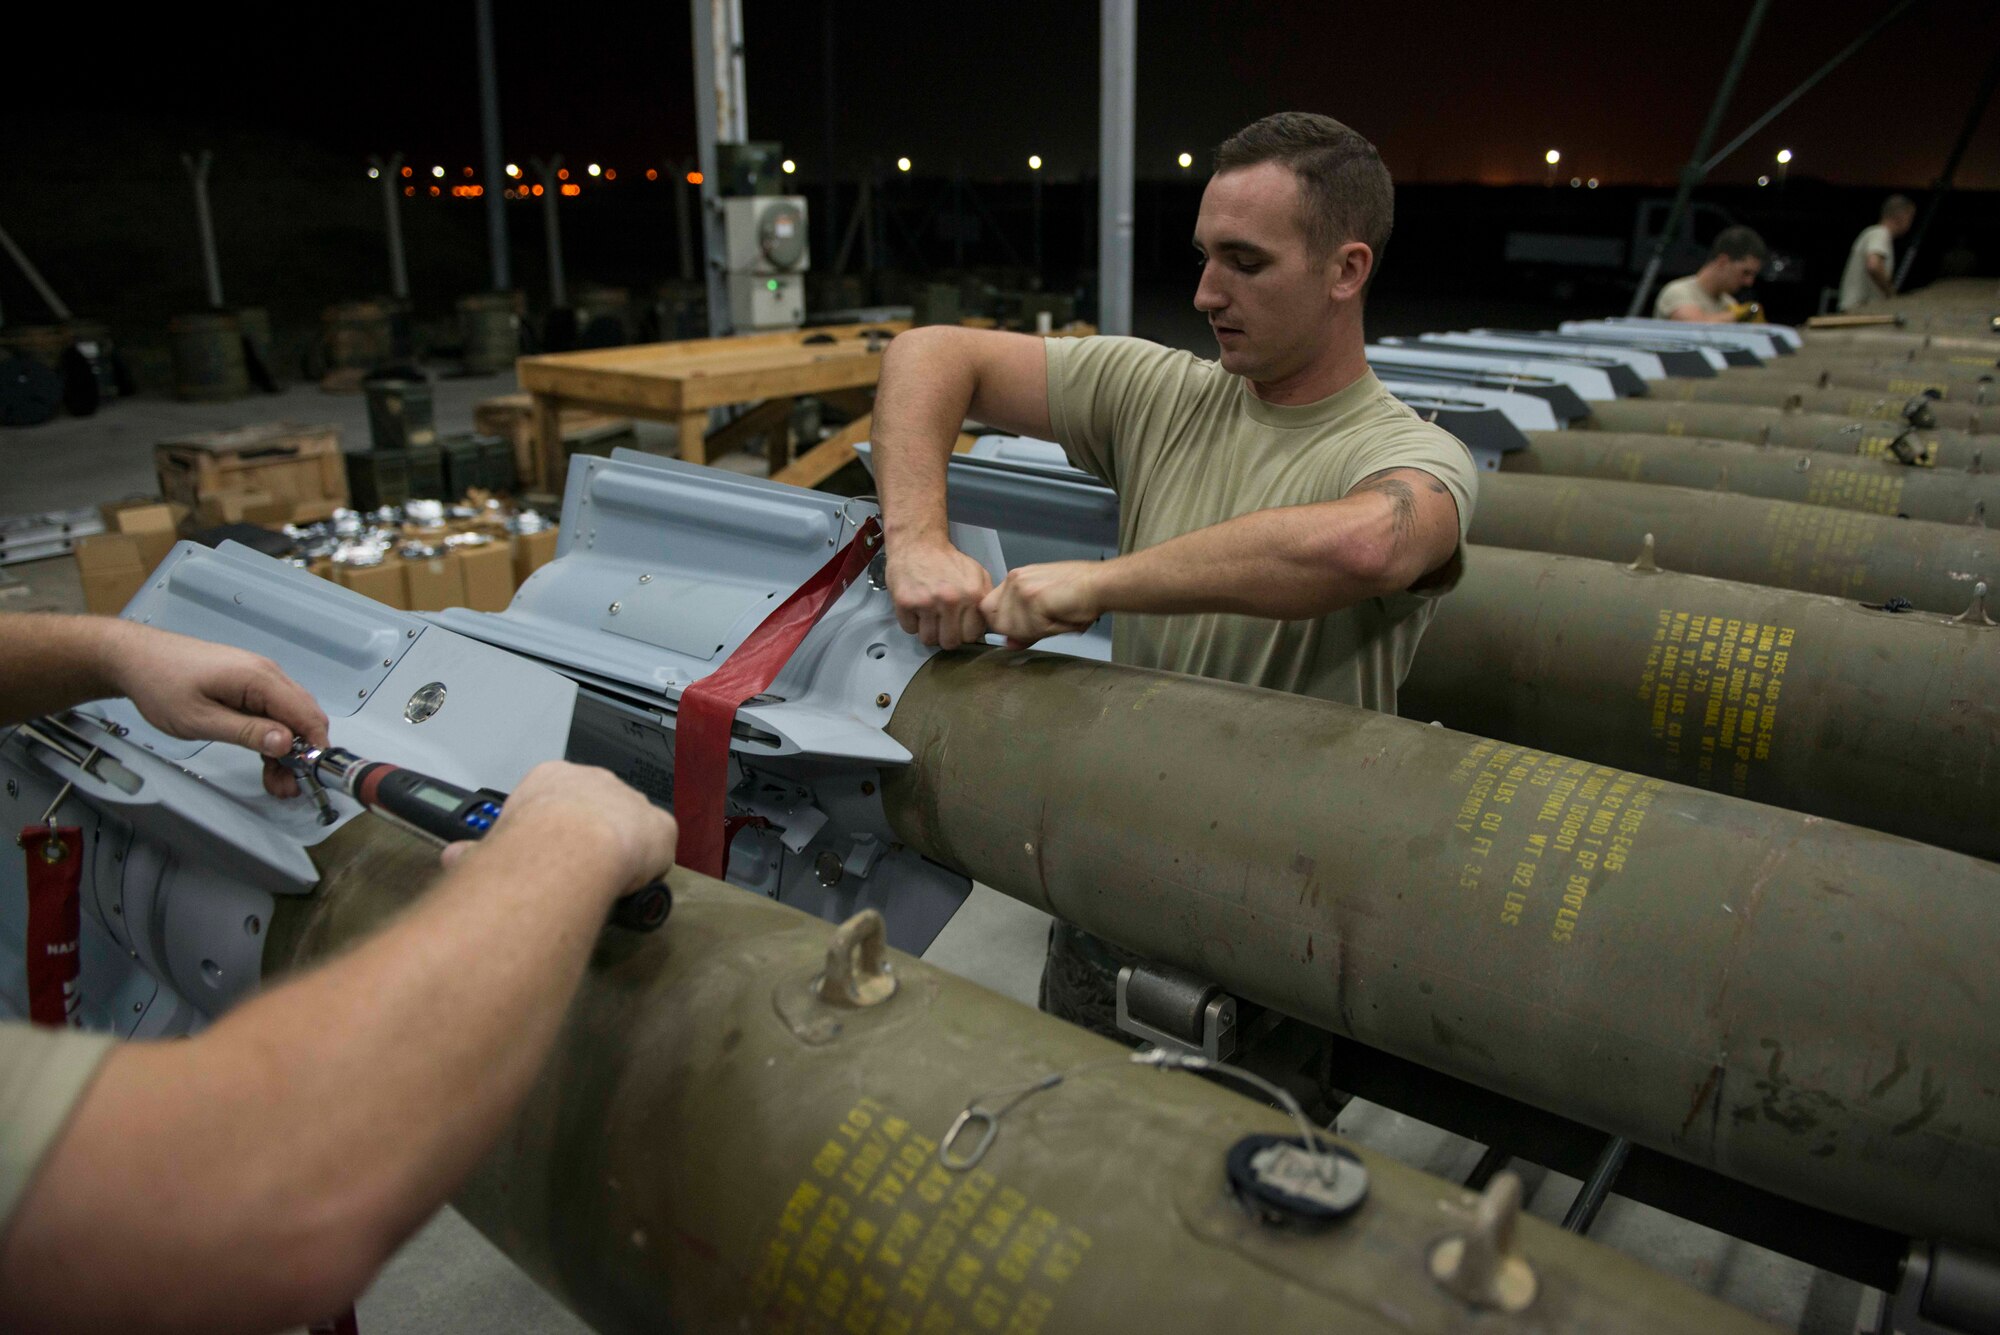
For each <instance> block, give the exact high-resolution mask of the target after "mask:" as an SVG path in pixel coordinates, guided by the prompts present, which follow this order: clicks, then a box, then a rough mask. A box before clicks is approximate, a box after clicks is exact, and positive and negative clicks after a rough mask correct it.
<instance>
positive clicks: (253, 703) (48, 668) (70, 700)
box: [0, 612, 327, 797]
mask: <svg viewBox="0 0 2000 1335" xmlns="http://www.w3.org/2000/svg"><path fill="white" fill-rule="evenodd" d="M116 695H123V696H129V697H130V698H131V700H132V703H133V704H134V705H136V706H137V707H138V709H139V712H140V713H141V714H144V715H145V716H146V720H147V721H148V722H150V723H152V724H153V725H154V726H155V727H157V728H159V729H160V730H161V731H163V732H166V733H168V734H170V735H171V736H174V737H181V738H185V739H187V740H189V741H214V742H233V743H235V744H236V745H238V746H242V747H246V748H248V749H249V750H252V751H256V752H258V753H260V754H262V755H263V756H265V757H266V759H265V764H264V786H265V787H266V788H267V789H269V790H270V792H271V793H272V794H274V795H275V796H279V797H290V796H295V795H296V794H297V792H298V784H297V781H296V780H295V779H294V778H293V776H292V774H291V771H289V770H287V769H285V768H283V767H282V766H280V765H278V764H276V763H275V761H274V760H272V759H271V757H276V756H282V755H284V754H285V752H286V751H287V750H288V749H289V748H290V746H291V744H292V737H293V736H294V735H295V734H296V735H298V736H300V737H304V738H306V739H307V740H308V741H310V742H312V743H313V744H314V745H315V746H325V745H326V728H327V722H326V714H325V712H324V711H322V710H321V709H320V707H319V705H318V704H317V703H316V702H315V701H314V700H313V698H312V696H310V695H308V694H307V693H306V690H305V688H304V687H302V686H300V685H299V684H298V683H297V682H295V681H293V680H292V679H291V678H290V677H287V676H286V675H285V674H284V672H283V671H282V670H281V669H280V668H279V667H278V665H277V664H276V663H273V662H272V661H271V660H270V659H268V658H262V657H259V656H258V655H256V654H253V653H248V652H246V651H244V650H242V649H237V648H233V647H231V646H229V645H226V644H211V643H209V642H208V641H206V640H197V639H192V638H190V637H188V636H185V635H175V634H173V633H171V632H169V631H164V630H160V629H158V628H156V627H153V626H142V625H139V624H137V623H136V622H131V621H120V620H118V619H117V618H116V617H100V616H57V615H52V614H45V613H18V612H17V613H0V723H19V722H20V721H21V720H23V719H27V718H33V717H34V716H36V715H37V714H47V713H51V712H53V711H56V710H60V709H67V708H69V707H71V706H73V705H79V704H82V703H84V702H85V701H87V700H100V699H104V698H105V697H107V696H116Z"/></svg>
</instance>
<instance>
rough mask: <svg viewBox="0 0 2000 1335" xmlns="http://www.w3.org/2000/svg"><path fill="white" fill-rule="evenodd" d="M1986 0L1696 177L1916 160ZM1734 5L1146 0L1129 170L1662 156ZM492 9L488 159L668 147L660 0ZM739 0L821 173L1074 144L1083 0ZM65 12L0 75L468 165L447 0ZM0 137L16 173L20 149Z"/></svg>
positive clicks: (1969, 80)
mask: <svg viewBox="0 0 2000 1335" xmlns="http://www.w3.org/2000/svg"><path fill="white" fill-rule="evenodd" d="M1887 7H1888V0H1865V2H1857V0H1812V3H1807V2H1806V0H1779V3H1778V4H1776V5H1775V6H1774V7H1773V13H1772V15H1771V17H1770V18H1769V19H1768V20H1767V21H1766V23H1765V25H1764V28H1763V31H1762V33H1761V35H1760V37H1759V40H1758V43H1757V47H1756V50H1755V52H1754V54H1753V60H1752V64H1751V66H1750V69H1749V71H1748V73H1747V74H1746V76H1745V78H1744V80H1743V83H1742V85H1741V87H1740V88H1739V90H1738V93H1737V97H1736V100H1735V102H1734V104H1733V106H1732V109H1731V113H1730V115H1729V117H1728V118H1727V119H1726V121H1725V125H1724V131H1723V136H1724V138H1725V139H1726V138H1727V137H1730V136H1732V135H1733V134H1734V133H1735V131H1736V130H1737V128H1739V127H1740V126H1742V125H1744V124H1745V123H1747V122H1748V120H1749V119H1750V118H1751V117H1752V116H1754V115H1756V114H1757V113H1758V112H1760V111H1761V110H1763V108H1764V107H1766V106H1768V105H1769V104H1770V103H1771V102H1773V101H1775V100H1776V99H1777V98H1778V97H1779V96H1781V95H1782V94H1783V93H1784V92H1786V91H1787V90H1788V89H1789V88H1790V87H1791V86H1792V85H1793V84H1794V83H1795V82H1796V81H1797V80H1798V79H1800V78H1802V77H1803V76H1804V75H1806V74H1807V73H1809V72H1810V71H1811V70H1812V69H1814V68H1815V67H1816V66H1817V65H1818V64H1819V63H1820V62H1821V61H1823V60H1824V59H1826V58H1827V57H1828V56H1829V55H1831V54H1832V53H1833V52H1835V51H1837V50H1838V49H1839V48H1840V47H1841V46H1843V45H1844V44H1845V43H1846V42H1848V41H1849V40H1851V39H1852V38H1853V37H1854V36H1855V35H1857V34H1858V33H1859V32H1860V31H1861V30H1862V29H1863V28H1864V27H1865V26H1866V25H1867V24H1868V23H1869V22H1871V21H1872V20H1873V19H1874V18H1875V17H1877V16H1878V15H1880V14H1882V13H1884V12H1886V9H1887ZM1996 8H2000V7H1996V6H1995V5H1993V4H1990V3H1984V2H1975V0H1929V2H1928V3H1925V4H1920V5H1919V6H1917V8H1916V9H1915V10H1914V11H1913V12H1912V13H1911V14H1910V15H1909V16H1908V17H1905V18H1904V19H1903V20H1901V21H1900V22H1899V23H1898V24H1897V25H1896V26H1894V27H1892V28H1891V29H1890V30H1889V31H1888V32H1886V33H1885V34H1884V35H1883V36H1881V37H1879V38H1878V39H1876V42H1875V43H1874V44H1873V45H1872V46H1871V47H1869V48H1867V49H1866V50H1864V51H1863V52H1862V53H1861V54H1860V55H1859V56H1857V57H1856V58H1855V59H1854V60H1853V61H1851V62H1850V63H1849V64H1848V65H1846V66H1844V67H1843V68H1842V69H1841V70H1839V71H1838V72H1836V73H1835V74H1834V75H1833V76H1831V77H1830V78H1829V79H1827V80H1826V81H1825V82H1824V83H1823V84H1821V85H1820V86H1819V87H1818V88H1817V89H1815V90H1814V91H1813V92H1812V93H1810V94H1808V95H1807V97H1806V99H1805V100H1803V101H1802V102H1801V103H1800V104H1799V105H1798V106H1797V107H1796V108H1794V109H1793V110H1792V111H1791V112H1789V113H1787V114H1786V115H1785V116H1784V117H1782V118H1780V120H1779V121H1778V122H1777V123H1776V125H1774V126H1773V127H1772V128H1770V129H1769V130H1767V131H1766V132H1765V133H1763V134H1761V135H1760V136H1759V137H1758V138H1757V139H1756V140H1754V141H1752V143H1751V144H1750V145H1748V146H1747V147H1746V148H1745V150H1744V151H1743V152H1742V153H1740V154H1739V155H1738V156H1737V157H1736V158H1734V159H1732V160H1731V161H1730V162H1729V163H1727V164H1725V165H1724V166H1723V167H1722V168H1721V169H1720V170H1719V172H1718V173H1717V176H1716V179H1717V180H1718V181H1730V180H1734V181H1748V180H1750V179H1752V178H1754V177H1755V176H1756V175H1757V174H1758V173H1759V172H1761V171H1768V170H1770V169H1771V168H1770V165H1769V164H1770V163H1771V159H1772V155H1773V153H1774V152H1775V151H1776V150H1777V149H1778V148H1779V147H1790V148H1791V149H1792V150H1793V151H1794V152H1795V153H1796V154H1797V160H1796V162H1795V164H1794V166H1793V168H1792V170H1793V172H1795V173H1798V174H1804V175H1817V176H1821V177H1823V178H1825V179H1827V180H1831V181H1835V182H1839V183H1843V184H1857V185H1858V184H1884V185H1888V184H1895V185H1909V186H1920V185H1923V184H1925V183H1927V182H1928V181H1930V180H1931V179H1932V178H1933V177H1934V176H1935V175H1936V174H1937V171H1938V169H1939V167H1940V165H1941V163H1942V160H1943V157H1944V155H1945V152H1946V150H1947V148H1948V146H1949V145H1950V142H1951V140H1952V138H1953V136H1954V135H1955V134H1956V133H1957V130H1958V127H1959V124H1960V122H1961V120H1962V118H1963V117H1964V115H1965V113H1966V110H1967V108H1968V107H1969V105H1970V102H1971V99H1972V95H1973V91H1974V88H1975V87H1976V85H1977V82H1978V79H1979V76H1980V74H1981V72H1982V70H1983V69H1984V66H1985V62H1986V61H1987V60H1988V59H1989V58H1990V56H1991V54H1992V53H1993V51H1994V50H1995V48H1996V45H2000V16H1996ZM1747 9H1748V5H1747V3H1744V2H1743V0H1693V2H1691V3H1680V4H1673V5H1663V4H1656V5H1635V4H1631V3H1625V2H1623V0H1610V2H1609V3H1602V4H1596V5H1576V4H1564V5H1554V4H1546V3H1544V4H1512V5H1508V4H1492V3H1483V4H1477V5H1440V4H1422V3H1417V4H1404V5H1389V6H1366V7H1355V6H1349V5H1334V4H1313V3H1301V2H1300V0H1291V3H1279V2H1276V0H1271V2H1266V3H1238V4H1226V3H1220V2H1219V0H1145V3H1143V4H1141V5H1140V18H1139V93H1138V97H1139V140H1138V157H1139V164H1140V173H1141V175H1142V176H1148V175H1167V174H1171V173H1172V172H1173V171H1174V167H1173V160H1174V157H1175V155H1176V154H1177V153H1179V152H1180V151H1182V150H1184V149H1185V150H1189V151H1192V152H1193V153H1195V155H1196V158H1197V164H1196V165H1197V168H1198V169H1199V167H1200V166H1201V164H1202V162H1204V161H1205V160H1206V153H1207V151H1208V150H1209V149H1210V148H1212V147H1213V146H1214V144H1215V143H1216V142H1217V141H1218V140H1219V139H1221V138H1222V137H1223V136H1225V135H1226V134H1228V133H1229V132H1230V131H1231V130H1232V129H1234V128H1236V127H1237V126H1239V125H1241V124H1242V123H1244V122H1246V121H1248V120H1251V119H1253V118H1255V117H1256V116H1258V115H1261V114H1264V113H1266V112H1269V111H1272V110H1278V109H1285V108H1303V109H1308V110H1315V111H1323V112H1326V113H1329V114H1331V115H1334V116H1337V117H1339V118H1341V119H1342V120H1345V121H1347V122H1348V123H1350V124H1352V125H1353V126H1355V127H1356V128H1357V129H1359V130H1361V131H1362V132H1363V133H1365V134H1367V135H1368V136H1369V137H1370V138H1372V139H1373V140H1374V141H1375V142H1376V143H1377V145H1378V146H1380V147H1381V149H1382V151H1383V155H1384V157H1385V158H1386V160H1387V161H1388V163H1389V165H1390V168H1391V170H1392V171H1393V172H1394V174H1395V175H1396V176H1397V178H1398V179H1401V180H1407V181H1481V182H1488V183H1496V184H1498V183H1506V182H1518V181H1533V180H1539V179H1540V178H1541V173H1542V171H1543V168H1542V154H1543V152H1544V150H1546V149H1547V148H1549V147H1551V146H1554V147H1558V148H1560V149H1561V150H1562V153H1563V172H1564V174H1565V175H1567V174H1570V173H1571V172H1572V171H1574V172H1575V173H1576V174H1581V175H1597V176H1600V177H1602V178H1604V179H1605V180H1607V181H1611V182H1656V183H1666V182H1671V181H1672V180H1673V178H1674V176H1675V173H1676V171H1677V170H1678V167H1679V165H1680V163H1681V162H1683V161H1684V160H1685V159H1686V157H1687V155H1688V153H1689V151H1690V150H1691V148H1692V146H1693V141H1694V137H1695V135H1696V133H1697V132H1698V130H1699V128H1700V125H1701V121H1702V118H1703V116H1704V114H1705V113H1706V110H1707V107H1708V103H1709V100H1710V98H1711V97H1712V96H1713V95H1714V91H1715V87H1716V85H1717V82H1718V80H1719V79H1720V76H1721V74H1722V71H1723V67H1724V65H1725V64H1726V62H1727V60H1728V56H1729V52H1730V50H1731V49H1732V47H1733V45H1734V43H1735V41H1736V38H1737V34H1738V32H1739V30H1740V26H1741V23H1742V20H1743V16H1744V14H1745V13H1746V12H1747ZM496 10H497V28H498V36H499V48H500V73H501V80H502V84H503V93H502V122H503V125H504V128H505V137H506V143H507V153H508V155H509V156H510V157H513V158H524V157H526V156H528V155H530V154H536V153H541V154H546V153H549V152H556V151H560V152H563V153H565V154H566V155H567V156H568V158H569V159H570V160H571V161H573V162H578V161H589V160H593V159H595V160H600V161H603V162H604V163H606V164H608V165H619V164H623V165H624V166H625V167H626V168H627V169H634V168H637V169H643V168H644V166H646V165H648V164H649V163H651V162H654V161H657V160H659V159H662V158H667V157H672V158H679V157H682V156H685V155H688V154H691V153H692V151H693V146H694V132H693V100H692V92H691V82H692V80H691V65H690V60H689V24H688V19H687V8H686V6H685V5H684V4H681V3H677V2H675V0H667V2H666V3H659V2H658V0H656V2H655V3H651V4H647V5H614V4H591V3H573V4H568V5H560V6H558V5H548V4H526V3H509V0H499V3H498V4H497V5H496ZM744 11H745V14H744V21H745V27H746V30H747V34H748V68H749V104H750V128H751V133H752V135H753V137H756V138H774V139H779V140H782V141H783V142H784V143H785V144H786V146H787V147H788V148H789V149H790V150H791V151H792V153H793V155H794V156H796V157H797V158H798V159H799V161H800V163H801V166H802V168H803V170H804V171H805V173H806V174H807V176H808V177H809V178H817V177H818V175H819V173H820V171H821V170H822V167H823V164H824V163H825V161H826V157H827V151H828V140H827V135H826V124H827V117H826V114H825V109H826V106H827V96H828V89H827V83H826V61H825V52H826V43H827V29H828V23H827V16H828V15H829V14H830V15H831V28H832V39H833V47H834V52H835V81H834V83H835V86H834V88H833V95H834V99H835V106H836V109H837V114H836V117H835V120H834V125H835V129H836V133H835V135H834V136H833V144H832V148H833V153H834V155H835V158H836V161H837V163H838V165H839V169H840V171H841V172H842V173H843V174H844V175H846V174H851V173H852V172H854V171H855V170H856V169H858V168H860V167H862V166H863V165H865V164H866V163H867V162H868V161H869V160H870V159H871V158H873V159H876V160H878V161H884V162H886V161H888V160H892V159H893V158H894V157H896V156H897V155H899V154H908V155H910V156H911V157H912V158H913V159H915V160H916V162H917V169H918V171H919V172H926V171H928V172H934V173H937V174H945V173H948V172H949V171H951V170H953V169H958V168H962V169H963V170H965V171H966V172H968V173H970V174H972V175H973V176H975V177H992V176H1001V175H1008V176H1021V175H1025V174H1026V164H1025V159H1026V155H1027V154H1028V153H1030V152H1037V153H1040V154H1041V155H1042V156H1043V157H1044V158H1045V159H1046V160H1047V162H1048V169H1049V170H1050V171H1051V172H1052V173H1055V174H1057V175H1061V176H1074V175H1077V174H1079V173H1081V174H1086V175H1087V174H1089V173H1091V172H1092V171H1093V170H1094V163H1095V157H1096V125H1097V47H1098V38H1097V14H1098V8H1097V6H1096V5H1095V4H1093V3H1090V2H1089V0H1070V2H1069V3H1048V2H1046V0H1015V2H1014V3H1005V4H985V5H978V4H972V5H940V4H936V3H932V2H926V3H912V2H909V0H869V2H868V3H861V2H860V0H745V3H744ZM66 12H67V14H68V15H69V16H70V17H68V18H67V19H64V20H61V21H62V22H65V23H68V24H70V25H73V26H72V27H71V28H70V30H69V31H68V32H66V33H65V32H62V31H60V30H58V32H57V33H56V34H55V36H54V38H53V40H52V41H51V43H50V44H49V46H48V47H47V48H46V49H45V51H44V53H43V54H44V58H43V59H41V60H28V59H25V57H26V56H27V55H28V53H27V52H26V51H25V50H24V49H22V48H19V47H17V48H16V52H15V59H14V61H12V62H10V64H13V65H15V69H14V70H13V71H11V72H10V77H14V78H16V80H17V82H16V85H15V87H14V88H13V89H12V90H11V93H10V98H9V100H10V101H12V102H14V103H15V104H16V105H17V106H23V105H25V106H35V105H37V104H39V105H40V106H41V108H42V109H44V110H48V109H52V108H53V107H59V106H63V105H72V106H80V107H86V108H89V109H90V110H93V111H101V112H103V113H106V114H107V115H109V116H111V117H123V116H136V117H144V118H146V119H148V120H151V121H153V122H155V123H156V124H157V123H159V122H162V121H178V122H182V123H192V124H195V125H201V124H216V125H230V126H246V127H256V128H260V129H265V130H269V131H273V132H276V133H278V134H285V135H291V136H293V137H295V138H297V139H298V140H300V141H301V142H304V143H309V144H311V145H313V146H315V147H319V148H324V149H328V150H332V151H334V152H339V153H352V154H354V155H356V158H357V160H359V158H360V157H361V156H362V155H365V154H366V153H368V152H371V151H393V150H396V149H401V150H403V151H405V152H407V153H409V154H410V155H411V157H412V159H413V160H415V161H419V162H429V161H432V160H434V159H435V160H437V161H440V162H445V163H449V164H453V165H454V166H458V165H464V164H468V163H473V164H476V163H477V161H478V158H479V122H478V105H477V82H476V72H475V66H474V49H473V41H472V33H473V24H472V12H473V7H472V3H471V0H435V3H417V4H410V3H403V4H396V5H390V4H380V3H347V4H340V5H330V6H316V7H305V8H288V7H279V8H277V9H269V10H265V11H264V12H265V13H267V14H273V15H279V14H282V15H287V16H288V17H286V18H284V19H282V20H275V19H274V20H268V21H266V22H263V23H261V24H257V23H248V22H235V23H233V24H232V26H230V27H228V28H225V29H220V30H215V31H209V32H203V31H200V30H198V28H197V25H196V20H195V16H194V13H192V12H190V11H188V10H186V9H184V8H182V9H148V10H147V11H144V12H142V13H140V14H137V15H134V14H132V12H131V11H129V10H125V9H111V10H106V9H104V8H101V7H95V6H72V7H68V8H67V10H66ZM210 12H222V11H210ZM231 12H233V11H231ZM44 13H45V14H46V11H44ZM107 28H108V29H110V30H112V31H111V32H107V31H106V29H107ZM114 34H115V41H112V42H107V40H106V38H107V36H112V35H114ZM121 63H123V65H124V68H122V69H121ZM24 98H25V99H29V100H28V101H25V102H24V101H23V99H24ZM12 147H13V149H14V150H15V151H17V152H18V151H20V150H22V148H23V145H21V144H20V143H19V142H16V143H15V144H14V145H13V146H12ZM20 162H21V159H17V164H18V163H20ZM26 164H27V165H28V167H29V170H30V171H32V152H29V153H28V155H27V159H26ZM1960 185H1961V186H1962V187H1963V188H1968V189H1980V188H1987V189H1991V188H2000V114H1995V115H1992V116H1989V117H1988V118H1987V121H1986V123H1985V125H1984V126H1983V127H1982V131H1981V133H1980V134H1979V136H1978V138H1977V140H1976V141H1975V143H1974V146H1973V149H1972V152H1971V153H1970V155H1969V156H1968V158H1967V160H1966V162H1965V165H1964V167H1963V168H1962V170H1961V175H1960Z"/></svg>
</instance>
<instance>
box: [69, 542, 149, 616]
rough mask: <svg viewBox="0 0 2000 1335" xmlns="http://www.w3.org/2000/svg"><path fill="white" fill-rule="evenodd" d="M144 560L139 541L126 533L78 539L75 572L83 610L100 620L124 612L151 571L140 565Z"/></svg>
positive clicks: (147, 567) (146, 566) (147, 566)
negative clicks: (81, 584) (81, 579)
mask: <svg viewBox="0 0 2000 1335" xmlns="http://www.w3.org/2000/svg"><path fill="white" fill-rule="evenodd" d="M144 560H145V557H144V556H143V555H142V553H141V550H140V547H139V540H138V539H137V538H135V537H133V536H132V535H131V534H129V533H99V534H96V535H94V536H92V537H88V538H82V539H79V540H78V541H77V544H76V568H77V572H78V573H79V574H81V575H82V576H83V603H84V606H85V607H87V608H89V609H90V610H91V611H92V612H95V613H97V614H99V615H100V616H116V615H117V614H118V613H120V612H122V611H124V610H125V604H127V603H129V602H131V601H132V598H133V595H135V594H136V593H138V592H139V590H140V589H141V588H143V587H144V586H145V583H146V576H147V574H148V573H150V572H151V570H152V569H153V567H152V566H150V565H145V564H142V562H143V561H144ZM154 564H155V565H157V564H158V562H155V563H154Z"/></svg>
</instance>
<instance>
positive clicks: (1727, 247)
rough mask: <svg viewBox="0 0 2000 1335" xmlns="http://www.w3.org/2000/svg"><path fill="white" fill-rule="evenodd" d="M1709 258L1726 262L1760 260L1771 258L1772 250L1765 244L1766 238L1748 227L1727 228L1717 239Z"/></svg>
mask: <svg viewBox="0 0 2000 1335" xmlns="http://www.w3.org/2000/svg"><path fill="white" fill-rule="evenodd" d="M1708 257H1709V258H1710V259H1715V258H1717V257H1720V258H1722V259H1726V260H1742V259H1750V258H1752V257H1754V258H1756V259H1760V260H1768V259H1770V258H1771V248H1770V247H1769V246H1767V245H1765V244H1764V238H1763V237H1761V236H1758V235H1757V233H1756V232H1755V231H1754V230H1753V229H1751V228H1748V227H1742V226H1737V227H1725V228H1723V229H1722V231H1721V232H1720V233H1719V234H1718V235H1717V236H1716V238H1715V245H1714V246H1713V247H1712V248H1711V249H1710V250H1709V252H1708Z"/></svg>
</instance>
